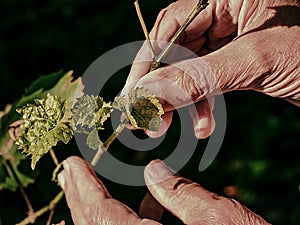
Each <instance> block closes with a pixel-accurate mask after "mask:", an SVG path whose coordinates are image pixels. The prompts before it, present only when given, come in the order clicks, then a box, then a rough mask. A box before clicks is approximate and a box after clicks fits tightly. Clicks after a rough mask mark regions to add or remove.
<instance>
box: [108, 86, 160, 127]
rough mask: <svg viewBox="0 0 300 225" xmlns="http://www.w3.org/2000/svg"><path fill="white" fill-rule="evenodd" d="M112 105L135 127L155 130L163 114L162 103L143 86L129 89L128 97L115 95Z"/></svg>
mask: <svg viewBox="0 0 300 225" xmlns="http://www.w3.org/2000/svg"><path fill="white" fill-rule="evenodd" d="M113 107H114V108H116V109H118V110H120V111H121V112H124V114H125V117H126V119H127V120H128V121H129V122H130V123H131V125H133V126H134V127H136V128H139V129H144V130H151V131H157V130H158V129H159V126H160V124H161V116H162V115H163V114H164V111H163V108H162V105H161V104H160V103H159V101H158V99H157V98H155V96H154V95H153V94H150V93H149V91H148V90H147V89H145V88H136V89H131V90H130V91H129V92H128V98H126V97H125V96H120V97H116V98H115V100H114V103H113Z"/></svg>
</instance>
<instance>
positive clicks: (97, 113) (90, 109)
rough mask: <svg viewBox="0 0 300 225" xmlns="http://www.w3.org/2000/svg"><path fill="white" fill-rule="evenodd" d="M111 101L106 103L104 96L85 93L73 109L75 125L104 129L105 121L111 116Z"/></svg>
mask: <svg viewBox="0 0 300 225" xmlns="http://www.w3.org/2000/svg"><path fill="white" fill-rule="evenodd" d="M111 112H112V106H111V103H106V102H104V101H103V98H101V97H99V96H93V95H84V96H83V97H81V98H78V99H77V102H76V103H75V105H74V107H73V109H72V118H73V122H74V125H75V126H80V127H81V128H84V127H88V128H95V127H96V129H98V130H100V129H103V123H104V122H105V121H106V120H107V119H108V118H109V117H110V113H111Z"/></svg>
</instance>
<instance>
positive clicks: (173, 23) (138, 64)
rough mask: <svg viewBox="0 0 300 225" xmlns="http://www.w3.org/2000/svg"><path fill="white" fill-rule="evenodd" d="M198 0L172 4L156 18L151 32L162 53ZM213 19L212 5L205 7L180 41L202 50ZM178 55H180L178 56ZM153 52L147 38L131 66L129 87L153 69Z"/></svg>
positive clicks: (154, 44)
mask: <svg viewBox="0 0 300 225" xmlns="http://www.w3.org/2000/svg"><path fill="white" fill-rule="evenodd" d="M196 3H197V1H196V0H193V1H178V2H175V3H172V4H170V5H169V6H168V7H166V8H165V9H163V10H161V11H160V13H159V14H158V16H157V19H156V22H155V23H154V26H153V28H152V29H151V32H150V34H149V36H150V39H151V40H155V41H153V42H152V47H153V49H154V53H155V54H156V55H158V54H159V53H160V51H161V50H162V49H163V48H164V47H165V46H166V44H167V42H168V41H170V40H171V38H172V36H173V35H174V34H175V33H176V31H177V30H178V29H179V27H180V26H181V25H182V24H183V23H184V21H185V20H186V18H187V15H189V13H190V12H191V11H192V9H193V8H194V7H195V5H196ZM211 22H212V7H211V6H208V9H206V10H204V11H202V12H201V13H200V15H199V16H197V17H196V18H195V19H194V21H193V22H192V23H191V24H190V25H189V26H188V27H187V29H186V30H185V35H183V36H182V38H181V39H180V40H179V41H178V43H180V44H181V45H183V46H185V47H187V48H188V49H190V50H192V51H194V52H198V51H199V50H200V49H201V48H202V46H203V45H204V43H205V41H206V37H205V36H203V34H204V33H205V31H206V30H207V29H208V28H209V26H210V24H211ZM176 58H178V57H176ZM151 62H152V56H151V53H150V49H149V46H148V43H147V42H145V43H144V44H143V45H142V47H141V49H140V50H139V52H138V53H137V56H136V57H135V60H134V63H133V65H132V67H131V70H130V73H129V75H128V78H127V81H126V85H125V87H128V88H127V89H129V87H130V86H132V85H130V84H133V85H134V84H135V83H136V82H137V81H138V80H139V79H140V78H141V77H143V76H144V75H145V74H147V73H148V72H149V71H150V67H151Z"/></svg>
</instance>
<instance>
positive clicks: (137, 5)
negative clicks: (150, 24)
mask: <svg viewBox="0 0 300 225" xmlns="http://www.w3.org/2000/svg"><path fill="white" fill-rule="evenodd" d="M134 6H135V10H136V13H137V16H138V18H139V21H140V24H141V26H142V29H143V32H144V35H145V38H146V41H147V43H148V48H149V50H150V54H151V57H152V59H153V60H154V58H155V53H154V50H153V46H152V44H151V42H150V37H149V33H148V30H147V27H146V24H145V22H144V19H143V16H142V12H141V9H140V5H139V1H138V0H136V1H135V2H134Z"/></svg>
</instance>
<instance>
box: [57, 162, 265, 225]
mask: <svg viewBox="0 0 300 225" xmlns="http://www.w3.org/2000/svg"><path fill="white" fill-rule="evenodd" d="M63 167H64V170H63V171H62V172H61V173H60V174H59V175H58V180H59V183H60V185H61V187H62V188H63V190H64V192H65V195H66V199H67V203H68V206H69V208H70V210H71V214H72V218H73V221H74V224H75V225H101V224H105V225H118V224H120V225H144V224H149V225H155V224H160V223H159V222H156V221H154V220H151V219H142V218H140V217H139V216H138V215H137V214H136V213H135V212H133V211H132V210H131V209H130V208H128V207H127V206H126V205H124V204H122V203H121V202H119V201H117V200H115V199H113V198H112V197H111V196H110V194H109V193H108V191H107V190H106V188H105V186H104V185H103V183H102V182H101V181H100V180H99V179H98V178H97V176H96V174H95V172H94V171H93V169H92V168H91V167H90V166H89V165H88V163H87V162H86V161H84V160H83V159H81V158H79V157H76V156H73V157H70V158H68V159H66V160H65V161H64V163H63ZM145 181H146V183H147V186H148V189H149V191H150V193H151V194H152V196H153V197H154V198H155V199H156V200H157V201H158V202H159V204H160V205H159V204H158V203H156V202H153V200H151V198H149V197H148V198H146V199H145V200H144V201H143V203H142V204H141V206H142V208H141V212H142V214H144V215H147V216H149V217H150V218H156V219H157V220H159V219H160V217H161V215H162V209H163V208H165V209H166V210H168V211H170V212H171V213H172V214H174V215H175V216H176V217H178V218H179V219H180V220H181V221H182V222H183V223H185V224H239V225H242V224H247V225H251V224H253V225H254V224H268V223H267V222H266V221H264V220H263V219H262V218H261V217H260V216H258V215H256V214H254V213H253V212H251V211H250V210H249V209H247V208H246V207H245V206H243V205H241V204H240V203H238V202H237V201H235V200H232V199H228V198H224V197H221V196H219V195H217V194H214V193H211V192H209V191H207V190H205V189H204V188H202V187H201V186H200V185H198V184H196V183H194V182H192V181H190V180H188V179H185V178H183V177H180V176H178V175H174V173H173V171H172V170H171V169H170V168H168V167H167V166H166V165H165V164H164V163H163V162H162V161H160V160H155V161H152V162H151V163H150V164H148V165H147V167H146V169H145ZM149 199H150V200H149ZM153 205H154V207H153ZM162 207H163V208H162ZM149 210H151V211H149Z"/></svg>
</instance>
